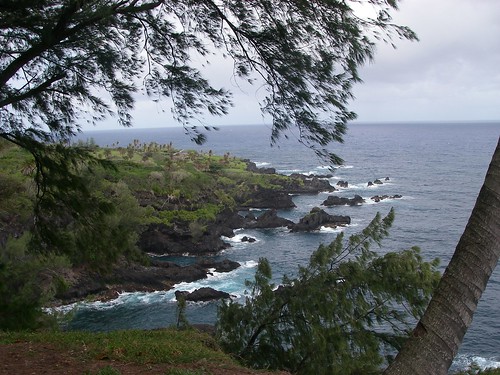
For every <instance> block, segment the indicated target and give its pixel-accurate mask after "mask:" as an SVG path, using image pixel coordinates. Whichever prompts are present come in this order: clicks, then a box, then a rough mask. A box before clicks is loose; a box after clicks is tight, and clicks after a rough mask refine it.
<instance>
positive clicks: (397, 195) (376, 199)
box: [370, 194, 403, 203]
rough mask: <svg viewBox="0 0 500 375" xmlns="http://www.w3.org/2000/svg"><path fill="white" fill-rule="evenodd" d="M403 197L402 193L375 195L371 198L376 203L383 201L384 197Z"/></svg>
mask: <svg viewBox="0 0 500 375" xmlns="http://www.w3.org/2000/svg"><path fill="white" fill-rule="evenodd" d="M400 198H403V196H402V195H400V194H396V195H375V196H373V197H371V198H370V199H371V200H372V201H374V202H376V203H378V202H380V201H383V200H384V199H400Z"/></svg>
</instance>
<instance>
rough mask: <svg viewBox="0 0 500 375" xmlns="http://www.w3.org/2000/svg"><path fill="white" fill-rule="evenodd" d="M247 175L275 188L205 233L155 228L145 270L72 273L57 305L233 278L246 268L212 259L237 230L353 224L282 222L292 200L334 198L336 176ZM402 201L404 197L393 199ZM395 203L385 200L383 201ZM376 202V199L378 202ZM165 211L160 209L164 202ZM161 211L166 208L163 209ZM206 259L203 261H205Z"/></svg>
mask: <svg viewBox="0 0 500 375" xmlns="http://www.w3.org/2000/svg"><path fill="white" fill-rule="evenodd" d="M245 162H246V163H247V170H248V171H250V172H252V173H259V174H266V175H270V177H274V176H275V177H276V178H275V179H273V184H274V186H273V187H272V188H270V187H266V186H261V185H257V184H256V185H255V186H253V187H252V189H250V190H248V191H247V192H245V193H244V194H241V195H240V196H237V197H235V201H236V203H237V205H236V207H234V208H226V209H224V210H222V211H221V212H219V213H218V214H217V216H216V218H215V220H213V221H210V222H206V223H204V226H203V230H201V231H198V232H197V233H194V232H195V231H193V229H192V227H191V226H190V224H191V223H189V222H182V221H176V222H175V223H174V225H169V226H167V225H165V224H161V223H154V224H150V225H149V226H148V227H147V228H146V229H145V230H144V232H143V233H142V234H141V236H140V238H139V241H138V246H139V248H140V249H141V250H142V251H143V252H144V253H146V254H149V255H150V256H151V262H150V264H149V265H141V264H136V263H129V262H126V261H122V262H120V263H119V264H117V265H115V266H114V267H113V268H112V270H111V271H110V272H109V273H106V274H98V273H96V272H90V271H86V270H80V271H78V270H72V271H71V274H70V275H66V278H67V279H68V280H69V283H70V287H69V288H68V289H67V290H66V291H64V292H63V293H59V294H58V295H56V298H55V300H54V304H56V305H61V304H68V303H73V302H77V301H81V300H83V299H91V300H101V301H102V300H110V299H114V298H116V297H118V295H119V293H121V292H152V291H157V290H169V289H171V288H172V287H173V286H174V285H175V284H177V283H180V282H193V281H197V280H201V279H204V278H206V277H207V275H209V274H210V273H211V272H214V271H215V272H230V271H233V270H234V269H236V268H238V267H240V264H238V263H237V262H233V261H230V260H223V261H220V262H211V261H210V260H209V259H208V260H207V258H206V257H207V256H210V255H215V254H217V253H219V252H220V251H221V250H223V249H225V248H227V247H229V246H230V245H229V244H228V243H227V242H225V241H223V239H222V237H229V238H231V237H233V236H234V230H235V229H239V228H243V229H255V228H263V229H264V228H277V227H287V228H288V229H289V230H290V232H298V231H315V230H319V229H320V228H321V227H323V226H324V227H337V226H345V225H348V224H350V222H351V218H350V217H349V216H338V215H330V214H328V213H327V212H325V211H324V210H323V209H321V208H319V207H314V208H313V209H312V210H311V211H310V212H309V214H307V215H305V216H304V217H303V218H301V219H300V221H299V222H298V223H294V222H292V221H290V220H287V219H284V218H281V217H279V216H278V214H277V210H278V209H286V208H293V207H295V205H294V203H293V200H292V196H293V195H296V194H314V195H316V194H318V193H320V192H325V191H327V192H334V191H336V190H337V189H336V188H335V187H334V186H332V185H331V184H330V183H329V181H328V178H329V177H331V175H324V176H308V175H301V174H293V175H291V176H288V177H285V176H282V175H278V174H276V171H275V170H274V169H273V168H265V169H259V168H257V167H256V165H255V164H254V163H252V162H250V161H248V160H246V161H245ZM347 184H348V183H347V181H345V182H344V181H342V185H339V186H340V187H347ZM136 197H137V199H138V201H139V202H140V204H141V205H143V206H152V207H156V209H162V210H175V209H179V207H182V202H179V201H177V202H171V201H168V200H166V199H165V197H156V196H154V195H152V194H148V193H146V192H137V193H136ZM393 197H394V198H396V197H398V198H399V197H401V196H393ZM385 198H392V197H381V198H380V199H385ZM372 199H373V198H372ZM161 200H163V202H161V206H160V201H161ZM363 202H364V200H363V198H361V197H359V196H355V197H354V198H353V199H349V198H338V197H332V196H330V197H328V199H327V200H326V201H325V202H323V205H325V206H329V205H336V204H348V205H353V204H356V205H357V204H362V203H363ZM159 207H161V208H159ZM250 208H260V209H263V210H265V211H264V212H263V213H262V214H261V215H259V216H256V215H254V214H253V213H252V212H251V211H250V210H249V209H250ZM242 240H243V241H248V242H252V241H255V239H253V238H251V237H247V238H244V239H242ZM187 254H188V255H190V256H194V257H198V260H197V262H196V263H195V264H193V265H188V266H180V265H178V264H175V263H173V262H168V261H160V260H158V259H156V258H157V257H158V256H162V255H178V256H180V255H187ZM202 257H203V258H202ZM179 295H182V296H183V297H184V298H185V299H186V300H188V301H207V300H210V299H219V298H229V297H230V296H229V295H227V293H223V292H219V291H215V290H213V289H212V290H210V288H203V290H200V291H195V292H193V293H192V294H191V295H188V294H187V293H185V292H180V294H179Z"/></svg>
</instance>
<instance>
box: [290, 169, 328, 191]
mask: <svg viewBox="0 0 500 375" xmlns="http://www.w3.org/2000/svg"><path fill="white" fill-rule="evenodd" d="M329 176H330V175H325V176H320V175H304V174H300V173H293V174H291V175H290V176H288V177H290V180H288V181H287V182H286V183H283V188H284V189H285V190H286V191H287V192H288V193H290V194H318V193H319V192H322V191H335V190H336V189H335V187H333V186H332V185H331V184H330V182H329V181H328V180H327V178H329Z"/></svg>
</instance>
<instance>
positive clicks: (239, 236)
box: [221, 233, 260, 244]
mask: <svg viewBox="0 0 500 375" xmlns="http://www.w3.org/2000/svg"><path fill="white" fill-rule="evenodd" d="M243 237H247V238H253V239H255V241H254V242H247V241H242V239H243ZM221 239H222V240H223V241H226V242H230V243H237V244H246V243H256V242H260V240H259V239H258V238H256V237H255V236H254V235H249V234H245V233H237V234H235V235H234V236H233V237H226V236H221Z"/></svg>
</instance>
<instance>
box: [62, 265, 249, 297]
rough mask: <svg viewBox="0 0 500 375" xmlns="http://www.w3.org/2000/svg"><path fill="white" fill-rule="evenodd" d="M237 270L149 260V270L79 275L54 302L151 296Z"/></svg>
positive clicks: (127, 268)
mask: <svg viewBox="0 0 500 375" xmlns="http://www.w3.org/2000/svg"><path fill="white" fill-rule="evenodd" d="M238 267H240V264H239V263H237V262H234V261H231V260H228V259H226V260H223V261H218V262H214V261H210V260H208V259H205V260H201V261H199V262H198V263H197V264H193V265H189V266H180V265H178V264H175V263H173V262H164V261H160V260H155V259H152V260H151V265H150V266H143V265H139V264H126V263H124V264H120V265H117V266H115V267H114V268H113V269H112V270H111V271H110V272H109V273H107V274H105V275H101V274H98V273H95V272H90V271H82V272H80V273H79V274H75V275H73V276H72V279H73V282H72V285H71V286H70V287H69V288H68V289H66V290H65V291H63V292H60V293H58V294H57V295H56V296H55V298H56V299H58V300H61V301H64V302H65V303H71V302H75V301H79V300H82V299H84V298H87V297H88V296H94V297H95V299H99V300H110V299H114V298H117V297H118V294H119V293H121V292H153V291H157V290H169V289H171V288H172V287H173V285H174V284H177V283H180V282H193V281H197V280H202V279H205V278H206V277H207V274H208V270H209V269H212V268H213V269H215V271H216V272H230V271H233V270H235V269H236V268H238Z"/></svg>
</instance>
